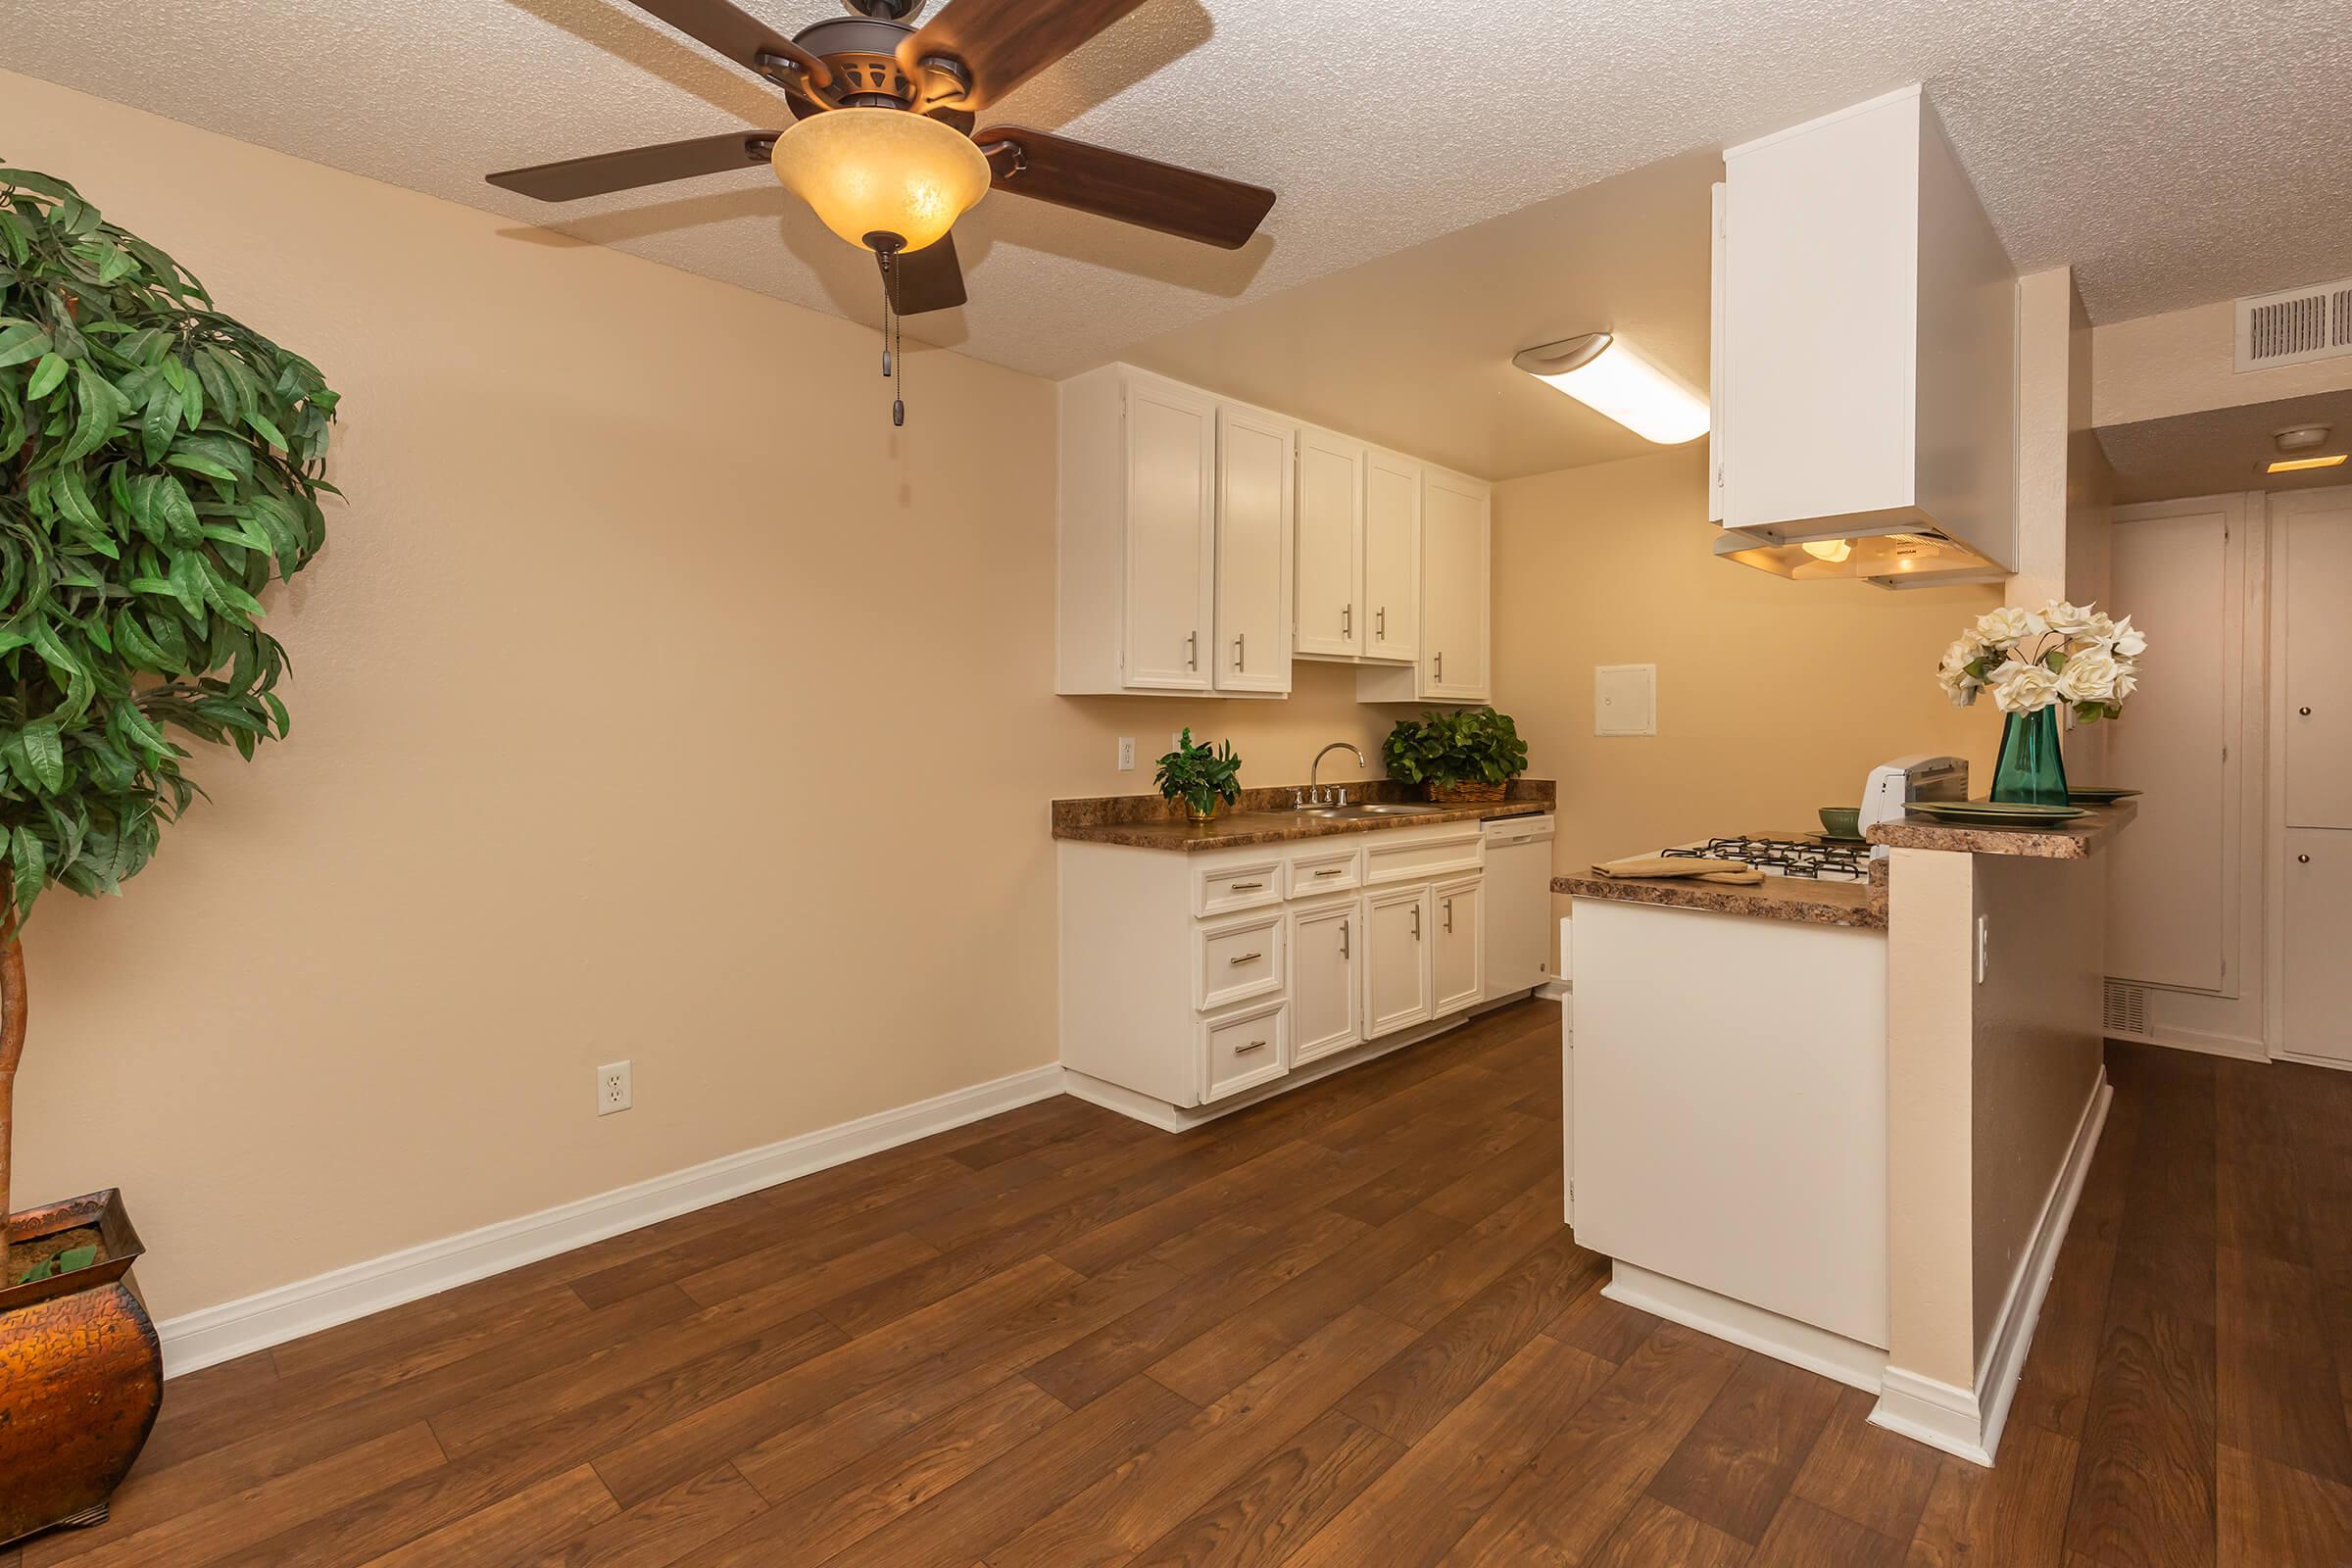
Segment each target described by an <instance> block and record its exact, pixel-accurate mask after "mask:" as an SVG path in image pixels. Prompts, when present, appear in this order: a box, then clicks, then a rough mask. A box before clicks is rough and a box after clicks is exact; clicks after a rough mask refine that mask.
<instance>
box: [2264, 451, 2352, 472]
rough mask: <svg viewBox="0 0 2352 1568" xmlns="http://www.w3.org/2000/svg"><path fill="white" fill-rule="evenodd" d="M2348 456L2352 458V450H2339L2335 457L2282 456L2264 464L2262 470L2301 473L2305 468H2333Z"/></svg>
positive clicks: (2340, 464)
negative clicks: (2275, 460)
mask: <svg viewBox="0 0 2352 1568" xmlns="http://www.w3.org/2000/svg"><path fill="white" fill-rule="evenodd" d="M2346 458H2352V452H2338V453H2336V454H2335V455H2334V456H2333V457H2327V458H2280V459H2279V460H2278V462H2276V463H2270V464H2266V465H2264V466H2263V470H2262V471H2263V472H2265V473H2300V472H2302V471H2303V470H2304V469H2305V468H2333V467H2339V466H2342V464H2343V462H2344V460H2345V459H2346Z"/></svg>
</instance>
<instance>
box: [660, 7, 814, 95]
mask: <svg viewBox="0 0 2352 1568" xmlns="http://www.w3.org/2000/svg"><path fill="white" fill-rule="evenodd" d="M630 3H631V4H632V5H634V6H636V8H637V9H638V10H640V11H646V12H651V13H652V14H653V15H655V16H657V17H660V18H661V19H662V21H663V22H666V23H668V24H669V25H671V26H673V27H675V28H677V29H678V30H679V31H680V32H682V33H684V34H686V35H687V36H688V37H690V38H695V39H699V40H700V41H701V42H703V43H705V44H707V45H709V46H710V47H711V48H712V49H715V50H717V51H718V52H719V53H720V54H722V55H725V56H726V57H727V58H728V59H729V60H732V61H734V62H735V63H736V64H737V65H739V66H741V67H743V68H744V69H745V70H746V71H749V72H751V73H753V74H755V75H760V76H765V77H767V79H768V80H770V81H778V80H785V81H787V83H788V84H789V78H790V77H791V76H792V75H793V74H794V73H792V72H785V73H783V75H782V76H779V75H778V74H777V73H776V71H775V69H774V68H772V67H770V66H768V65H766V64H764V63H763V62H762V60H761V57H762V56H767V57H770V58H773V59H778V60H789V61H791V62H792V63H793V64H794V65H796V66H798V67H800V73H801V74H804V75H805V76H806V77H807V79H808V82H809V86H810V87H811V88H815V87H822V86H824V85H826V84H827V83H828V82H830V81H831V80H832V79H833V72H832V69H831V68H830V67H828V66H827V65H826V64H825V63H824V62H823V61H822V60H819V59H818V58H817V57H816V56H814V55H812V54H810V53H809V51H808V50H806V49H804V48H802V47H801V46H800V45H799V44H797V43H794V42H793V41H792V40H791V39H790V38H787V37H785V36H784V35H783V34H782V33H780V32H778V31H776V30H775V29H774V28H773V27H770V26H769V25H767V24H766V23H764V22H761V21H760V20H759V19H758V18H756V17H753V16H750V15H748V14H746V13H745V12H742V11H739V10H737V9H736V8H735V7H734V6H732V5H730V4H728V3H727V0H630Z"/></svg>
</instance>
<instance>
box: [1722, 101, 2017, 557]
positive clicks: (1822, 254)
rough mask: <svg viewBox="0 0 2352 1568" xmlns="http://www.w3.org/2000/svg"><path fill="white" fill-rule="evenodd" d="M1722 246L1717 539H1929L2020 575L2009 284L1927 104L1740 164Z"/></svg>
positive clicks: (1758, 145) (1827, 120)
mask: <svg viewBox="0 0 2352 1568" xmlns="http://www.w3.org/2000/svg"><path fill="white" fill-rule="evenodd" d="M1724 168H1725V187H1724V191H1723V201H1722V206H1721V212H1720V219H1719V221H1718V224H1717V233H1716V236H1715V247H1716V258H1717V262H1716V273H1715V288H1716V299H1715V314H1716V330H1715V366H1714V374H1713V379H1714V386H1715V407H1714V418H1715V429H1714V445H1713V452H1712V456H1713V461H1714V466H1715V473H1714V475H1713V478H1714V481H1715V485H1716V487H1717V489H1718V491H1719V495H1718V497H1717V500H1718V508H1717V510H1718V511H1719V513H1720V515H1721V520H1722V521H1723V523H1724V524H1725V525H1726V526H1727V527H1731V528H1737V529H1740V530H1743V531H1746V532H1749V533H1755V534H1761V535H1764V536H1765V537H1767V538H1769V539H1773V540H1786V541H1793V540H1800V539H1807V538H1813V539H1819V538H1827V537H1833V536H1838V535H1842V534H1857V535H1859V534H1885V533H1888V532H1896V531H1910V530H1916V529H1920V528H1936V529H1939V530H1941V531H1942V532H1943V533H1945V534H1947V535H1949V536H1950V537H1952V538H1954V539H1956V540H1958V541H1960V542H1961V543H1962V544H1965V545H1967V546H1969V547H1970V548H1972V549H1973V550H1975V551H1976V552H1977V553H1978V554H1981V555H1983V556H1985V557H1987V558H1989V559H1990V560H1991V561H1992V562H1994V563H1996V564H1998V565H2000V566H2002V567H2008V566H2011V565H2013V564H2015V561H2016V533H2017V517H2016V513H2017V507H2016V496H2015V491H2016V475H2017V434H2016V403H2017V277H2016V270H2015V269H2014V268H2012V267H2011V266H2010V263H2009V258H2008V255H2007V253H2006V252H2004V251H2003V250H2002V248H2001V243H2000V240H1999V238H1998V236H1997V235H1995V233H1994V232H1993V229H1992V225H1991V222H1990V221H1988V220H1987V219H1986V218H1985V210H1984V208H1983V207H1982V206H1981V205H1980V204H1979V202H1978V200H1977V196H1976V192H1975V191H1974V190H1973V189H1971V188H1970V186H1969V183H1968V178H1967V175H1966V174H1965V173H1964V172H1962V170H1961V168H1960V164H1959V160H1958V159H1957V158H1956V157H1954V155H1953V153H1952V149H1951V147H1950V144H1949V143H1948V142H1946V141H1945V139H1944V135H1943V131H1942V128H1941V126H1940V125H1939V124H1938V123H1936V115H1935V112H1934V111H1933V110H1932V109H1931V108H1930V107H1929V105H1928V102H1927V99H1926V97H1925V96H1924V95H1923V94H1922V92H1921V91H1920V89H1919V88H1917V87H1907V88H1904V89H1902V90H1901V91H1899V92H1894V93H1890V94H1888V95H1887V96H1886V97H1884V98H1879V99H1875V100H1873V101H1871V102H1870V103H1866V104H1861V105H1857V106H1856V107H1854V108H1851V109H1847V110H1842V111H1840V112H1838V113H1837V114H1834V115H1828V116H1825V117H1823V118H1822V119H1820V120H1815V121H1812V122H1809V123H1806V124H1802V125H1798V126H1795V127H1793V128H1791V129H1789V130H1784V131H1780V132H1778V133H1776V134H1774V135H1770V136H1766V137H1763V138H1761V139H1759V140H1756V141H1752V142H1748V143H1745V144H1744V145H1741V146H1738V147H1734V148H1731V149H1729V150H1728V151H1726V152H1725V154H1724Z"/></svg>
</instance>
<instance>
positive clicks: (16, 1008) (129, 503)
mask: <svg viewBox="0 0 2352 1568" xmlns="http://www.w3.org/2000/svg"><path fill="white" fill-rule="evenodd" d="M334 407H335V395H334V393H332V392H331V391H329V390H328V389H327V387H326V385H325V383H324V382H323V381H322V380H320V379H319V372H318V370H317V369H316V368H313V367H312V366H311V364H310V363H309V362H308V361H306V360H303V359H300V358H298V357H296V356H295V355H292V354H289V353H287V352H286V351H285V350H283V349H281V348H279V347H278V346H277V345H276V344H274V343H272V342H270V340H269V339H268V338H265V337H263V336H262V335H261V334H260V333H258V332H255V331H253V330H252V329H251V328H249V327H246V326H244V325H242V324H240V323H239V322H237V321H235V320H233V319H230V318H228V317H225V316H222V315H221V314H219V313H218V312H216V311H215V310H214V309H213V305H212V300H211V298H210V297H209V296H208V295H207V294H206V293H205V291H204V289H203V287H202V285H200V284H199V283H198V282H197V281H196V279H195V278H194V277H192V276H190V275H189V274H188V273H187V272H186V271H185V270H182V269H181V268H180V267H179V266H178V264H176V263H175V262H173V261H172V258H171V257H169V256H167V255H165V254H164V253H163V252H162V251H160V250H158V249H156V248H155V247H154V246H152V245H150V244H148V243H146V242H145V241H144V240H141V239H139V238H138V237H137V236H135V235H132V234H129V233H126V232H124V231H123V230H122V229H120V228H118V227H116V226H115V225H113V224H112V223H108V222H106V221H103V220H102V219H101V218H100V216H99V214H98V210H97V209H96V208H94V207H92V206H90V205H89V204H88V203H87V202H85V201H83V200H82V199H81V197H80V196H79V194H77V193H76V192H75V191H74V190H73V187H72V186H70V185H68V184H66V183H65V182H64V181H63V180H59V179H54V178H51V177H49V176H47V175H44V174H37V173H32V172H28V171H25V170H20V169H12V168H9V167H7V166H5V165H0V614H4V615H5V619H0V858H5V862H6V871H5V875H4V876H0V895H4V896H0V1217H4V1219H5V1223H4V1224H0V1477H5V1478H6V1483H5V1485H0V1547H5V1546H6V1544H8V1543H9V1542H11V1541H13V1540H16V1539H17V1538H19V1537H21V1536H25V1535H28V1534H30V1533H31V1532H33V1531H36V1530H40V1529H45V1528H47V1527H48V1526H51V1525H56V1524H78V1523H92V1522H95V1521H96V1520H98V1519H102V1518H104V1517H105V1516H106V1506H107V1499H108V1498H109V1497H110V1496H111V1495H113V1493H114V1489H115V1487H116V1486H117V1484H119V1483H120V1482H121V1481H122V1479H123V1475H124V1473H125V1472H127V1471H128V1470H129V1468H130V1464H131V1461H132V1460H133V1459H134V1458H136V1457H137V1456H138V1451H139V1446H140V1445H142V1444H143V1443H145V1442H146V1439H147V1432H148V1429H149V1427H150V1426H152V1425H153V1423H154V1420H155V1412H156V1410H157V1408H158V1407H159V1406H160V1404H161V1402H162V1398H163V1381H162V1377H163V1365H162V1358H161V1355H160V1353H159V1350H158V1347H157V1342H156V1337H155V1330H154V1328H153V1326H152V1325H151V1324H150V1323H149V1322H148V1319H147V1313H146V1309H145V1307H144V1306H143V1305H142V1304H141V1302H140V1300H139V1298H138V1295H137V1293H136V1291H135V1289H134V1288H133V1287H132V1285H131V1281H130V1278H129V1271H130V1266H131V1264H132V1262H133V1261H135V1260H136V1259H137V1258H138V1256H139V1255H140V1251H141V1249H140V1246H139V1240H138V1235H137V1233H136V1232H135V1231H133V1230H132V1229H131V1225H130V1220H129V1216H128V1215H127V1214H126V1213H125V1212H124V1209H123V1201H122V1198H121V1196H120V1195H119V1194H117V1193H115V1192H113V1191H107V1192H101V1193H93V1194H91V1195H89V1196H88V1197H85V1198H76V1199H71V1200H68V1201H65V1202H61V1203H52V1204H50V1205H48V1206H46V1207H43V1208H35V1209H28V1210H26V1211H25V1212H24V1213H21V1214H11V1213H9V1204H8V1197H9V1162H8V1152H9V1138H10V1134H11V1132H12V1130H13V1129H12V1119H11V1112H12V1105H13V1094H14V1090H15V1085H16V1075H17V1065H18V1061H19V1059H20V1058H21V1056H22V1054H23V1051H24V1047H25V953H24V948H23V945H22V942H21V940H20V939H21V930H22V926H23V923H24V921H25V918H26V917H27V916H28V915H29V914H30V913H31V912H32V909H33V907H34V905H35V903H36V901H37V900H38V899H39V898H40V896H41V894H42V892H43V891H44V890H45V889H47V888H49V887H51V886H58V887H63V888H66V889H67V890H69V891H71V892H73V893H79V894H84V895H95V894H100V893H118V892H120V891H121V890H122V886H123V882H124V881H126V880H127V879H128V878H130V877H131V876H132V875H134V874H135V873H136V872H137V871H138V870H139V869H140V868H141V867H142V866H144V865H145V864H146V863H147V860H148V858H149V857H150V856H152V855H153V854H154V853H155V849H156V843H157V840H158V837H159V835H160V833H161V831H162V828H163V825H164V824H165V823H167V822H170V821H172V820H175V819H176V818H177V817H178V816H179V815H180V813H181V812H183V811H184V810H186V809H187V807H188V804H189V802H190V800H191V799H193V798H194V796H195V795H196V794H197V793H198V791H197V788H196V785H195V783H194V782H193V781H192V780H190V779H188V778H187V777H186V776H185V775H184V774H183V773H182V772H181V771H180V761H181V760H182V759H183V758H185V757H187V756H188V755H189V754H188V752H187V751H186V750H185V749H184V748H183V747H181V746H180V745H179V744H178V743H177V742H176V741H174V740H173V739H172V734H171V732H173V731H177V732H179V733H180V734H183V735H190V736H194V737H196V738H197V739H199V740H203V741H212V742H218V741H223V740H225V741H228V742H230V743H232V744H234V745H235V747H236V748H237V750H238V751H239V752H240V753H241V754H243V755H244V756H246V757H248V758H250V757H251V756H252V755H253V750H254V747H255V745H256V744H257V743H259V742H261V741H265V740H270V739H273V738H281V737H283V736H284V735H285V733H286V725H287V716H286V705H285V703H284V702H283V701H281V700H280V699H279V697H278V696H277V694H276V692H275V691H274V690H273V688H274V687H275V686H276V685H277V682H278V677H279V676H280V675H281V674H283V673H284V671H285V669H286V657H285V651H284V650H283V649H282V648H280V647H279V646H278V644H277V642H276V640H275V639H274V638H272V637H270V635H269V634H268V633H267V632H264V631H262V630H261V629H260V627H259V625H258V621H259V619H260V617H261V614H262V606H261V602H260V600H259V598H258V596H259V595H260V593H261V592H262V590H263V587H264V585H265V584H266V583H267V582H268V581H269V579H270V573H271V571H272V569H274V570H275V571H276V573H277V574H278V575H279V576H280V577H290V576H292V575H293V573H294V572H295V571H296V569H298V568H299V567H301V566H302V565H303V564H306V563H307V562H309V561H310V560H311V559H312V558H313V557H314V556H315V555H317V554H318V552H319V547H320V546H321V545H322V544H323V543H324V542H325V519H324V518H323V516H322V515H320V512H319V496H320V495H321V494H323V493H329V492H331V491H332V488H333V487H332V486H330V485H328V484H327V483H326V481H325V479H324V478H323V477H322V474H323V468H324V460H325V455H326V442H327V424H328V421H329V419H330V418H331V417H333V413H334Z"/></svg>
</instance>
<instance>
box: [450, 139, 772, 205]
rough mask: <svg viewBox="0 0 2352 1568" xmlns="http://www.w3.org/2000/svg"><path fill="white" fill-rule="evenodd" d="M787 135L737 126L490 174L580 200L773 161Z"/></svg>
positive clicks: (549, 197) (548, 196)
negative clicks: (774, 150) (688, 138)
mask: <svg viewBox="0 0 2352 1568" xmlns="http://www.w3.org/2000/svg"><path fill="white" fill-rule="evenodd" d="M780 134H782V133H781V132H780V131H773V130H737V131H730V132H729V133H727V134H726V135H724V136H698V137H696V138H695V139H694V140H692V141H673V142H664V143H663V144H662V145H661V146H659V147H631V148H629V149H628V150H627V151H626V152H617V153H598V154H596V155H595V156H594V157H591V158H566V159H564V161H563V162H562V163H556V164H539V165H536V166H534V167H533V168H530V169H510V170H507V171H505V172H501V173H496V174H490V175H487V176H485V177H486V178H487V179H488V180H489V181H490V183H491V184H493V185H496V186H498V187H499V188H500V189H502V190H511V191H515V192H518V193H519V194H521V195H524V196H535V197H537V198H538V199H539V200H541V201H543V202H576V201H578V200H579V199H580V198H581V197H583V196H604V195H609V194H610V193H612V192H613V191H616V190H634V189H636V188H637V187H638V186H640V185H660V184H662V183H664V182H665V181H668V180H672V179H691V178H692V177H693V176H695V175H696V174H723V173H725V172H728V171H729V170H734V169H749V168H751V167H752V166H753V165H755V164H764V163H766V162H767V155H768V152H769V150H770V149H771V148H773V147H774V146H775V144H776V137H777V136H778V135H780Z"/></svg>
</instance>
